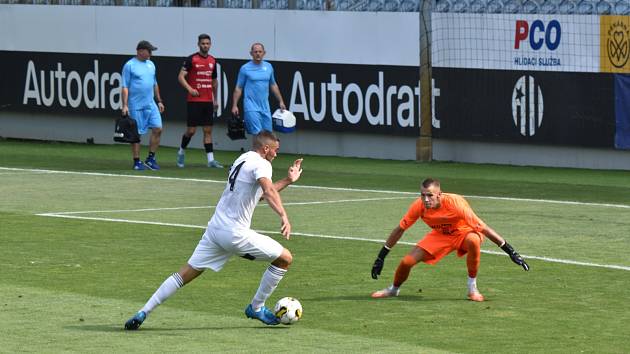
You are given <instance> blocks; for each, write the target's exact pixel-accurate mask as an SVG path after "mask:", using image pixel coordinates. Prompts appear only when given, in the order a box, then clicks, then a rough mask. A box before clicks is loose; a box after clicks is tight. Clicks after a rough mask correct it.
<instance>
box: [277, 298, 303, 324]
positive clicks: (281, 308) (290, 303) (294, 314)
mask: <svg viewBox="0 0 630 354" xmlns="http://www.w3.org/2000/svg"><path fill="white" fill-rule="evenodd" d="M273 312H274V313H275V314H276V317H278V318H279V319H280V323H282V324H285V325H290V324H293V323H295V322H297V321H298V320H299V319H300V318H302V304H300V302H299V301H298V300H297V299H294V298H292V297H283V298H282V299H280V300H278V302H276V306H275V307H274V308H273Z"/></svg>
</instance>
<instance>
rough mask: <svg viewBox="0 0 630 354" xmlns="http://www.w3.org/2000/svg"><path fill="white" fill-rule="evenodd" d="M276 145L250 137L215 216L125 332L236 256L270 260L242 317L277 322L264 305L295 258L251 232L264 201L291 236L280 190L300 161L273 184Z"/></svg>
mask: <svg viewBox="0 0 630 354" xmlns="http://www.w3.org/2000/svg"><path fill="white" fill-rule="evenodd" d="M279 147H280V141H279V139H278V138H277V137H276V136H275V135H274V134H273V133H271V132H268V131H262V132H261V133H260V134H258V135H256V136H255V137H254V139H253V151H248V152H246V153H244V154H242V155H241V156H239V157H238V158H237V159H236V161H234V163H233V164H232V167H231V168H230V173H229V177H228V183H227V185H226V186H225V190H224V191H223V194H222V195H221V199H220V200H219V203H218V205H217V206H216V209H215V212H214V215H212V218H211V219H210V221H209V222H208V227H207V228H206V231H205V233H204V234H203V236H202V237H201V240H199V244H198V245H197V247H196V248H195V251H194V252H193V254H192V256H191V257H190V259H189V260H188V262H187V263H186V264H185V265H184V266H183V267H182V268H181V269H180V270H179V272H177V273H174V274H173V275H171V276H170V277H168V278H167V279H166V280H165V281H164V282H163V283H162V285H160V287H159V288H158V289H157V290H156V291H155V293H154V294H153V296H151V298H150V299H149V301H147V303H146V304H145V305H144V307H142V309H140V311H138V312H137V313H136V314H135V315H134V316H133V317H132V318H130V319H129V320H128V321H127V322H126V323H125V329H127V330H135V329H138V328H139V327H140V325H141V324H142V323H143V322H144V320H145V319H146V317H147V316H148V315H149V313H151V311H153V310H154V309H155V308H156V307H157V306H158V305H160V304H161V303H163V302H164V301H166V299H168V298H169V297H171V296H172V295H173V294H175V292H176V291H177V290H178V289H179V288H181V287H182V286H184V285H186V284H188V283H189V282H190V281H192V280H193V279H195V278H196V277H198V276H199V275H200V274H201V273H203V271H204V270H206V269H208V268H209V269H212V270H213V271H215V272H218V271H220V270H221V269H222V268H223V266H224V265H225V263H226V262H227V261H228V259H230V257H232V256H234V255H237V256H240V257H243V258H246V259H250V260H260V261H268V262H271V264H270V265H269V267H268V268H267V270H266V271H265V272H264V273H263V276H262V279H261V280H260V286H259V287H258V290H257V291H256V294H255V295H254V298H253V299H252V301H251V303H250V304H249V305H247V307H246V308H245V315H246V316H247V317H249V318H253V319H258V320H260V321H262V322H263V323H265V324H267V325H276V324H278V323H279V320H278V318H277V317H276V316H275V314H274V313H273V312H272V311H270V310H269V309H267V307H265V301H266V300H267V299H268V298H269V296H271V293H272V292H273V291H274V290H275V289H276V287H277V286H278V283H279V282H280V280H282V277H283V276H284V274H285V273H286V272H287V269H288V268H289V266H290V265H291V262H292V261H293V256H292V255H291V252H289V250H287V249H286V248H284V247H283V246H282V245H281V244H280V243H278V242H277V241H275V240H274V239H272V238H270V237H268V236H265V235H261V234H259V233H257V232H256V231H254V230H252V229H251V228H250V226H251V220H252V214H253V213H254V208H255V207H256V204H258V201H259V200H260V199H261V197H262V198H264V199H265V200H266V201H267V203H268V204H269V206H270V207H271V208H272V209H273V210H274V211H275V212H276V213H277V214H278V215H279V216H280V220H281V226H280V231H281V232H282V235H283V236H284V237H285V238H286V239H287V240H288V239H289V237H290V235H291V223H289V218H288V217H287V213H286V211H285V210H284V207H283V206H282V199H281V198H280V194H279V193H278V192H280V191H281V190H283V189H284V188H286V187H287V186H288V185H290V184H292V183H294V182H295V181H297V180H298V179H299V178H300V175H301V174H302V168H301V165H302V159H298V160H295V161H294V162H293V164H292V165H291V166H290V167H289V171H288V173H287V177H285V178H283V179H281V180H278V181H276V182H272V180H271V174H272V169H271V162H272V161H273V159H274V158H275V157H276V155H277V153H278V149H279Z"/></svg>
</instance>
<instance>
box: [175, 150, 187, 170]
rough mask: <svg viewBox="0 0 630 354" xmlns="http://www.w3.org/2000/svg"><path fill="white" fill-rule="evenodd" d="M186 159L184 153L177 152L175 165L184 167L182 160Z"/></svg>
mask: <svg viewBox="0 0 630 354" xmlns="http://www.w3.org/2000/svg"><path fill="white" fill-rule="evenodd" d="M185 159H186V155H184V154H180V153H179V152H178V153H177V167H179V168H183V167H184V160H185Z"/></svg>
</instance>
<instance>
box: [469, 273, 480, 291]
mask: <svg viewBox="0 0 630 354" xmlns="http://www.w3.org/2000/svg"><path fill="white" fill-rule="evenodd" d="M468 292H469V293H478V292H479V290H477V278H471V277H468Z"/></svg>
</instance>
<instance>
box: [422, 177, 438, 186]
mask: <svg viewBox="0 0 630 354" xmlns="http://www.w3.org/2000/svg"><path fill="white" fill-rule="evenodd" d="M432 185H434V186H436V187H440V180H439V179H437V178H431V177H429V178H427V179H425V180H424V181H422V187H423V188H429V186H432Z"/></svg>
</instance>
